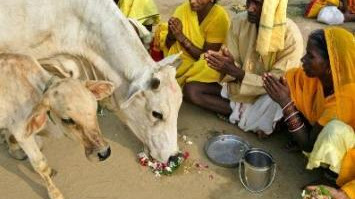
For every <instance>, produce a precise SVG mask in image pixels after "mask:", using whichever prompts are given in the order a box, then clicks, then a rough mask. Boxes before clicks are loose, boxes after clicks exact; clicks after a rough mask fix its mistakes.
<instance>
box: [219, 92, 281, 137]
mask: <svg viewBox="0 0 355 199" xmlns="http://www.w3.org/2000/svg"><path fill="white" fill-rule="evenodd" d="M221 96H222V97H223V98H227V99H228V92H227V86H225V85H223V86H222V91H221ZM230 107H231V108H232V111H233V112H232V114H231V115H230V116H229V122H231V123H232V124H236V123H238V126H239V128H241V129H242V130H243V131H252V132H257V131H263V132H264V133H265V134H267V135H270V134H271V133H272V132H273V130H274V128H275V125H276V122H277V121H279V120H280V119H281V118H282V116H283V114H282V109H281V107H280V105H279V104H277V103H276V102H274V101H273V100H272V99H271V98H270V97H269V95H262V96H260V97H259V98H258V99H257V101H256V102H254V103H253V104H251V103H239V102H232V101H231V102H230Z"/></svg>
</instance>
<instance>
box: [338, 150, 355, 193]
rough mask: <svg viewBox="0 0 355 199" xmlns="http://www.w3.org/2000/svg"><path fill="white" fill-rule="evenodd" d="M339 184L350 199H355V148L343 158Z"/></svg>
mask: <svg viewBox="0 0 355 199" xmlns="http://www.w3.org/2000/svg"><path fill="white" fill-rule="evenodd" d="M337 184H338V186H340V187H341V189H342V190H344V191H345V192H346V193H347V195H348V196H349V198H350V199H355V148H352V149H350V150H349V151H348V152H347V153H346V155H345V157H344V158H343V162H342V164H341V169H340V173H339V177H338V179H337Z"/></svg>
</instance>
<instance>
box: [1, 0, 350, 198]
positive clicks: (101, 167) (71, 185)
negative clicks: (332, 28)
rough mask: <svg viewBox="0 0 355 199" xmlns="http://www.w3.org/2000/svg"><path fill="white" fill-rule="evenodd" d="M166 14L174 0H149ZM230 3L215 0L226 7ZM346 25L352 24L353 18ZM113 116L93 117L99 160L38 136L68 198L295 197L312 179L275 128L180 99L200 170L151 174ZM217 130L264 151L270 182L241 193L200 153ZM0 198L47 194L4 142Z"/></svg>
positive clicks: (294, 8)
mask: <svg viewBox="0 0 355 199" xmlns="http://www.w3.org/2000/svg"><path fill="white" fill-rule="evenodd" d="M156 2H157V3H158V6H159V9H160V11H161V13H162V19H163V20H167V19H168V17H169V16H170V15H171V13H172V12H173V10H174V7H175V6H176V5H178V4H179V3H180V2H182V1H181V0H156ZM232 2H236V1H227V0H221V1H220V3H221V4H222V5H224V6H225V7H226V8H227V9H228V10H230V6H231V5H232ZM305 3H306V2H305V1H299V0H290V3H289V4H290V6H289V15H290V17H291V18H293V19H294V21H295V22H296V23H297V24H298V25H299V27H300V29H301V31H302V34H303V35H304V37H306V36H307V35H308V34H309V33H310V32H311V31H312V30H314V29H316V28H321V27H324V25H322V24H319V23H316V22H315V21H314V20H308V19H304V18H303V17H302V16H301V13H302V9H301V8H302V6H303V5H305ZM345 26H346V27H348V28H350V29H352V30H354V29H355V23H348V24H346V25H345ZM117 121H118V119H117V118H116V116H114V115H113V114H111V113H109V112H106V115H105V116H104V117H101V118H100V126H101V128H102V131H103V132H104V134H105V136H106V138H107V140H108V141H109V143H110V145H111V148H112V155H111V157H110V158H109V159H108V160H107V161H104V162H101V163H97V164H96V163H95V164H94V163H90V162H89V161H87V160H86V158H85V156H84V152H83V149H82V148H81V147H80V146H79V144H78V143H77V142H75V141H73V140H70V139H68V138H65V137H63V138H59V139H58V138H45V145H44V150H43V153H44V154H45V156H46V157H47V158H48V161H49V164H50V166H51V167H52V168H54V169H55V170H57V171H58V174H57V175H56V176H55V177H54V182H55V183H56V185H57V186H58V187H59V189H60V190H61V191H62V193H63V194H64V196H65V197H66V198H67V199H141V198H142V199H143V198H156V199H166V198H170V199H177V198H184V199H236V198H248V199H254V198H263V199H271V198H272V199H275V198H280V199H298V198H300V194H301V190H300V187H301V186H303V185H304V184H306V183H307V182H310V181H312V180H314V179H316V177H317V173H315V172H310V171H307V170H305V169H304V167H305V163H306V160H305V159H304V157H303V156H302V155H301V154H295V153H288V152H286V151H285V150H284V149H283V146H284V145H285V143H286V137H285V135H283V134H282V133H279V134H275V135H273V136H272V137H270V138H269V139H266V140H259V139H257V138H256V136H255V135H254V134H251V133H244V132H242V131H240V130H239V129H238V128H237V127H236V126H233V125H231V124H228V123H225V122H223V121H221V120H219V119H218V118H217V117H216V116H215V115H214V114H213V113H211V112H207V111H205V110H202V109H200V108H198V107H195V106H193V105H190V104H187V103H183V105H182V108H181V110H180V114H179V120H178V129H179V135H180V136H181V135H186V136H187V137H188V139H189V140H191V141H192V142H193V144H192V145H187V144H185V143H184V142H181V139H180V143H179V144H180V148H181V149H183V150H187V151H189V152H190V154H191V157H190V160H189V164H187V165H191V164H193V163H202V164H207V165H208V168H206V169H201V170H199V169H197V168H196V167H194V166H192V167H191V168H189V169H187V171H189V172H188V173H186V172H184V169H181V170H179V171H178V172H176V174H174V175H173V176H170V177H164V176H163V177H161V178H156V177H155V176H154V174H152V172H151V171H150V170H149V169H148V168H146V167H142V166H140V165H139V164H138V163H137V158H136V154H137V153H138V152H140V151H141V149H142V145H141V143H140V142H139V141H138V139H136V138H135V136H134V135H133V133H131V132H130V130H129V129H128V128H126V127H125V126H124V125H123V124H122V123H121V122H117ZM216 132H219V133H231V134H236V135H238V136H240V137H242V138H244V139H245V140H247V141H248V142H249V143H250V144H251V145H252V146H254V147H260V148H263V149H265V150H267V151H269V152H270V153H271V154H272V155H273V157H274V159H275V161H276V163H277V174H276V179H275V181H274V183H273V184H272V186H271V188H270V189H268V190H266V191H264V192H263V193H261V194H251V193H249V192H248V191H246V190H245V189H244V188H243V186H242V184H241V183H240V182H239V179H238V177H237V170H236V169H226V168H222V167H219V166H215V165H213V164H212V163H211V162H210V161H209V160H208V159H207V158H206V156H205V154H204V152H203V146H204V143H205V142H206V140H207V139H208V138H209V137H211V136H213V135H215V134H216ZM0 179H1V180H0V199H40V198H48V197H47V191H46V189H45V187H44V186H43V183H42V181H41V179H40V178H39V176H38V175H37V174H36V173H34V172H33V170H32V168H31V166H30V164H29V163H28V162H27V161H17V160H14V159H12V158H10V157H9V155H8V154H7V151H6V147H5V145H3V144H1V145H0Z"/></svg>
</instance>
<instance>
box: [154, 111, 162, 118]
mask: <svg viewBox="0 0 355 199" xmlns="http://www.w3.org/2000/svg"><path fill="white" fill-rule="evenodd" d="M152 115H153V117H155V118H157V119H160V120H162V119H163V114H161V113H159V112H157V111H153V112H152Z"/></svg>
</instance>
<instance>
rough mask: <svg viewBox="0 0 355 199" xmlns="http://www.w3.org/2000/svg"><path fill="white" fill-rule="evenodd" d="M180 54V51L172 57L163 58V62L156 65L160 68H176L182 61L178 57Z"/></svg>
mask: <svg viewBox="0 0 355 199" xmlns="http://www.w3.org/2000/svg"><path fill="white" fill-rule="evenodd" d="M181 54H182V52H181V51H180V52H179V53H178V54H174V55H170V56H168V57H165V58H164V59H163V60H161V61H159V62H158V65H159V66H160V67H164V66H173V67H175V68H176V67H178V66H180V65H181V63H182V60H181V58H180V55H181Z"/></svg>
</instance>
